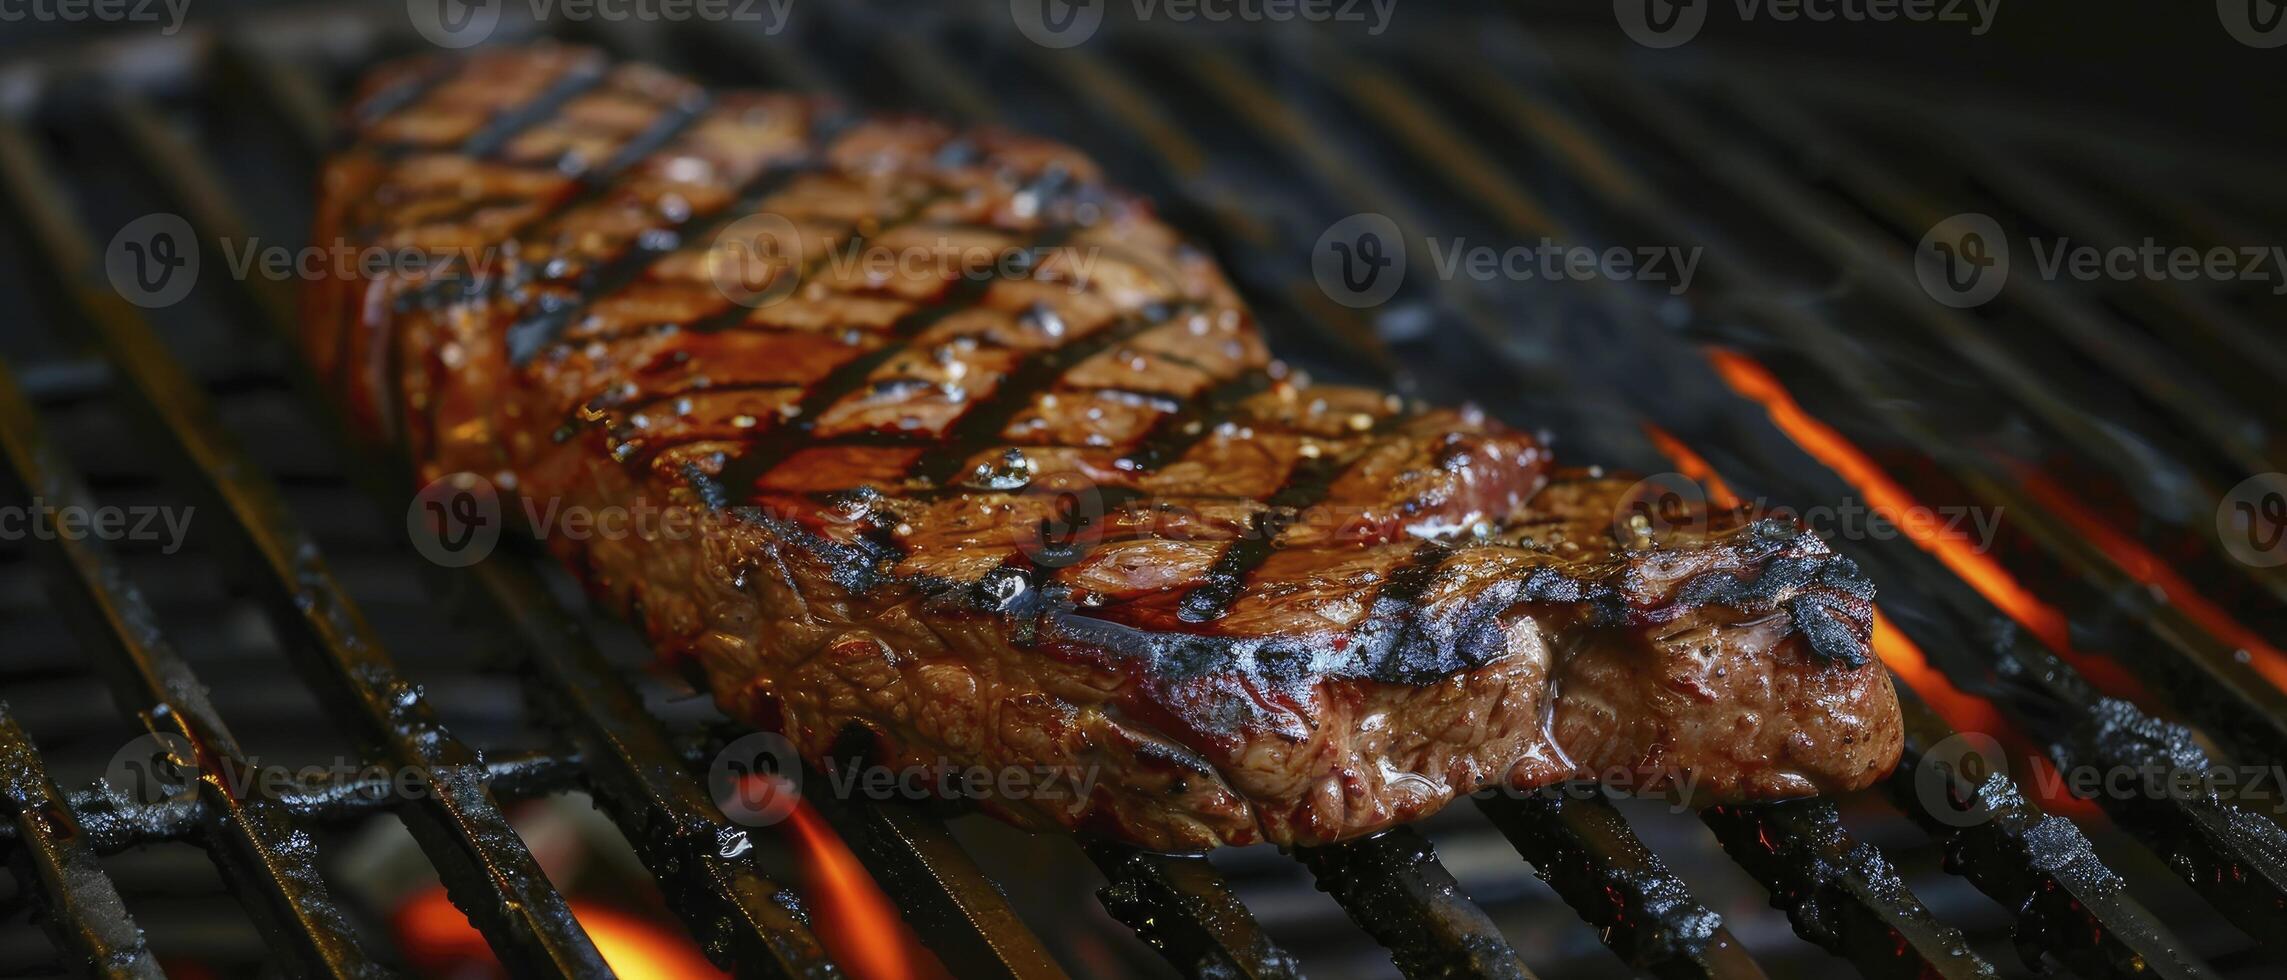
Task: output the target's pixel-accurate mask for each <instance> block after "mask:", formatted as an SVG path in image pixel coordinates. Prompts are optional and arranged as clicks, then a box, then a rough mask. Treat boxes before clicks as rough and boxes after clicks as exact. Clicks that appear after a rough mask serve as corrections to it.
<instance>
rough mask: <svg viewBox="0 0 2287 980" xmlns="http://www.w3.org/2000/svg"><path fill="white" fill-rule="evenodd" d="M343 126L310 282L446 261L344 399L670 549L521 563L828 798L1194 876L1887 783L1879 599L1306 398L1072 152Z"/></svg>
mask: <svg viewBox="0 0 2287 980" xmlns="http://www.w3.org/2000/svg"><path fill="white" fill-rule="evenodd" d="M348 126H349V127H350V128H351V130H352V132H351V134H350V137H351V138H350V139H349V140H348V141H347V143H346V144H345V147H346V148H345V149H344V150H343V151H342V152H341V153H340V154H339V155H338V156H337V157H336V158H335V159H334V160H332V161H331V162H330V163H329V165H328V166H327V168H326V172H325V178H324V186H323V189H322V193H323V201H322V203H321V208H320V212H321V217H320V221H319V227H318V232H317V234H318V240H319V241H320V242H321V243H335V242H346V243H348V244H350V245H353V246H359V247H367V248H379V249H397V250H417V251H418V253H419V254H420V255H422V256H424V260H423V261H421V262H418V263H398V264H397V265H396V266H395V267H393V268H387V269H374V270H365V272H364V273H361V274H359V275H354V276H345V277H341V278H337V279H332V280H328V281H326V282H323V283H320V284H318V286H317V287H316V288H314V289H313V290H312V291H311V293H310V297H309V311H308V312H309V315H308V338H307V340H308V351H309V353H310V355H311V357H312V359H313V360H314V362H315V364H316V365H317V367H318V369H320V370H321V371H323V372H325V373H326V376H327V377H328V378H330V379H331V380H332V381H333V382H334V383H335V384H337V385H338V387H339V388H340V390H341V391H342V392H343V395H344V397H345V398H346V400H347V402H348V404H349V406H350V408H351V409H352V411H353V413H354V414H355V416H356V417H357V419H358V420H359V421H360V422H361V423H362V424H364V425H366V426H369V427H371V429H372V430H373V432H374V433H376V434H377V435H379V436H382V437H385V438H387V439H389V440H392V441H395V442H398V443H401V444H402V445H404V446H405V447H406V449H407V450H409V451H410V452H411V454H412V456H413V459H414V460H415V461H416V463H417V464H418V466H419V467H420V469H421V471H422V474H423V476H424V478H437V477H442V476H445V475H447V474H455V473H471V474H476V475H480V476H482V477H484V478H486V479H488V480H490V481H492V482H493V483H494V484H497V485H498V486H500V487H503V488H507V489H513V490H514V491H516V493H517V494H519V495H521V497H522V498H523V499H524V500H526V501H530V502H533V503H532V506H530V507H527V508H525V512H526V513H551V512H557V511H558V510H566V511H568V510H569V509H571V508H575V507H584V508H589V509H591V510H597V509H601V508H622V509H624V510H623V511H622V512H623V513H627V512H633V513H664V512H671V513H677V514H684V515H688V516H689V517H690V521H689V523H688V524H687V525H686V524H678V523H677V522H673V521H666V520H660V521H651V522H643V521H634V522H630V523H629V524H628V526H627V527H626V528H625V533H618V534H577V535H575V534H566V533H549V532H548V530H547V529H545V528H540V529H535V530H537V531H538V532H539V533H540V534H541V536H542V537H543V538H544V539H545V540H546V541H547V543H548V545H549V546H550V548H551V549H552V550H554V551H555V552H556V553H558V554H559V555H560V556H561V557H562V558H563V559H564V560H565V561H566V562H568V563H569V564H570V565H571V567H572V568H573V569H574V570H575V571H577V572H578V573H579V574H580V575H581V576H582V577H583V578H584V580H585V581H586V582H588V583H589V584H590V586H591V587H592V588H593V589H594V590H595V592H596V593H597V594H598V595H599V596H600V597H602V598H603V599H605V600H607V601H608V602H610V603H612V604H614V605H615V606H616V607H618V608H621V609H624V610H626V611H627V612H628V613H629V614H630V615H632V616H633V617H635V618H637V619H638V620H639V621H640V622H641V624H642V625H643V627H644V628H645V630H646V631H647V633H648V635H649V637H650V638H651V640H652V641H653V642H654V643H655V644H656V646H657V647H658V649H659V651H660V652H661V654H662V655H663V656H664V657H667V658H670V659H672V660H676V661H681V662H686V663H689V664H694V665H696V667H697V668H699V669H700V670H702V671H703V672H704V675H705V677H706V679H707V682H708V684H709V685H710V687H711V689H712V690H713V692H714V694H715V696H716V697H717V699H718V700H719V701H720V703H721V704H722V706H723V707H724V708H725V709H726V710H727V711H728V712H730V713H731V714H733V715H735V716H737V717H739V718H742V719H745V720H748V721H751V722H752V723H754V724H755V725H757V726H761V727H763V728H766V729H770V730H774V731H782V732H784V733H785V735H786V736H787V737H788V738H789V739H790V740H791V741H792V742H793V743H794V744H795V745H796V746H797V747H798V748H799V750H800V751H801V752H803V753H805V754H806V755H807V756H809V757H811V758H813V759H816V760H824V759H827V758H829V757H835V756H836V753H841V752H847V751H850V750H851V749H852V748H856V749H860V750H862V751H863V752H865V753H868V754H870V756H871V758H872V759H873V761H875V762H877V763H880V764H883V765H887V766H890V767H892V768H895V769H902V768H906V767H923V768H927V769H941V768H944V767H948V766H950V767H958V768H969V767H984V768H985V770H987V771H996V772H997V771H1003V770H1008V771H1016V772H1022V773H1033V774H1039V773H1052V774H1056V776H1058V777H1060V778H1052V779H1048V780H1045V781H1036V782H1034V783H1031V784H1028V785H1026V786H1023V787H1020V788H1021V789H1023V790H1025V791H1024V792H1013V791H1011V790H1010V789H1009V785H1010V784H1008V783H996V784H995V785H991V786H983V787H980V786H978V785H976V784H974V783H971V784H969V785H968V789H969V790H970V791H971V792H983V793H984V794H985V799H984V800H983V801H982V803H983V805H984V806H986V807H987V808H989V809H992V810H995V811H996V812H1000V813H1002V814H1003V815H1005V816H1008V817H1010V818H1012V819H1018V820H1020V821H1029V822H1035V823H1048V824H1057V825H1065V826H1073V827H1080V828H1084V829H1093V830H1098V831H1102V832H1105V833H1108V834H1112V835H1116V836H1118V837H1122V838H1126V839H1129V840H1132V841H1135V842H1138V843H1141V844H1144V845H1147V846H1151V847H1157V848H1164V849H1199V848H1206V847H1211V846H1214V845H1216V844H1219V843H1246V842H1252V841H1264V840H1267V841H1274V842H1277V843H1280V844H1317V843H1324V842H1329V841H1334V840H1339V839H1343V838H1348V837H1354V836H1357V835H1361V834H1366V833H1370V832H1373V831H1375V830H1378V829H1381V828H1384V827H1388V826H1390V825H1392V824H1394V823H1397V822H1400V821H1405V820H1410V819H1413V818H1416V817H1420V816H1422V815H1424V814H1427V813H1430V812H1432V811H1434V810H1436V809H1438V808H1440V807H1442V806H1444V805H1445V804H1446V803H1447V802H1449V801H1450V800H1452V799H1453V798H1454V797H1456V796H1458V795H1461V794H1467V793H1472V792H1476V791H1479V790H1485V789H1490V788H1517V789H1525V788H1531V787H1537V786H1542V785H1546V784H1549V783H1553V782H1557V781H1563V780H1569V779H1576V778H1589V779H1598V780H1603V781H1606V782H1607V783H1615V784H1617V783H1626V784H1629V785H1627V786H1626V787H1625V788H1627V789H1631V790H1637V791H1661V792H1671V793H1678V794H1683V795H1688V796H1689V797H1690V798H1692V799H1694V800H1697V801H1702V802H1704V801H1723V800H1743V799H1769V798H1778V797H1789V796H1799V795H1805V794H1812V793H1819V792H1827V791H1838V790H1847V789H1853V788H1857V787H1861V786H1865V785H1867V784H1868V783H1870V782H1872V781H1873V780H1875V779H1877V778H1879V777H1880V776H1882V775H1883V774H1884V773H1885V772H1887V771H1888V769H1889V768H1890V767H1891V766H1892V765H1893V764H1894V763H1895V761H1896V759H1897V757H1898V753H1899V746H1900V730H1899V720H1898V708H1897V704H1896V701H1895V698H1894V696H1893V694H1892V691H1891V688H1890V682H1889V679H1888V676H1887V674H1886V673H1885V672H1884V671H1883V669H1882V668H1881V667H1880V666H1879V665H1878V664H1876V663H1874V662H1872V660H1871V658H1869V656H1868V655H1867V650H1868V637H1869V630H1870V625H1869V621H1870V617H1871V610H1872V606H1871V598H1872V588H1871V586H1869V585H1868V584H1867V583H1866V582H1865V581H1864V579H1863V578H1862V577H1861V576H1860V575H1859V573H1858V571H1857V569H1856V567H1855V566H1853V565H1852V564H1851V563H1850V562H1849V561H1848V560H1847V559H1844V558H1842V557H1840V556H1837V555H1834V554H1832V553H1830V552H1829V551H1828V550H1827V548H1826V547H1825V546H1824V545H1823V544H1822V543H1821V542H1820V541H1819V540H1818V539H1817V538H1816V537H1815V536H1813V535H1811V534H1809V533H1807V532H1805V531H1803V530H1801V529H1800V528H1798V527H1796V526H1793V525H1791V524H1786V523H1781V522H1777V521H1769V520H1765V521H1752V520H1748V519H1746V518H1744V517H1741V516H1738V515H1729V514H1694V513H1687V512H1680V511H1669V512H1654V513H1651V514H1649V515H1645V514H1637V515H1634V516H1635V519H1633V520H1629V519H1620V520H1616V519H1615V515H1622V516H1623V517H1626V516H1627V515H1629V513H1630V507H1629V504H1630V500H1629V499H1628V496H1629V494H1628V481H1625V480H1618V479H1610V478H1602V477H1599V476H1597V475H1594V474H1591V473H1583V472H1568V471H1560V470H1557V469H1555V468H1554V467H1553V464H1552V462H1551V459H1550V455H1549V453H1548V451H1547V449H1546V447H1544V446H1543V445H1541V444H1540V443H1539V442H1538V441H1536V440H1535V439H1534V438H1533V437H1531V436H1529V435H1527V434H1525V433H1522V432H1519V431H1516V430H1514V429H1511V428H1508V427H1506V426H1504V425H1502V424H1501V423H1499V422H1497V421H1494V420H1491V419H1488V418H1486V417H1484V416H1482V415H1481V414H1478V413H1476V412H1473V411H1467V410H1448V409H1440V408H1433V407H1427V406H1423V405H1418V404H1410V403H1406V402H1404V401H1401V400H1400V399H1398V398H1395V397H1392V396H1389V395H1386V394H1383V393H1380V392H1375V391H1368V390H1362V389H1357V388H1348V387H1332V386H1313V385H1311V384H1309V383H1308V382H1307V381H1306V380H1305V379H1303V378H1301V377H1299V376H1298V375H1296V374H1294V373H1293V372H1290V371H1288V370H1287V369H1285V368H1284V367H1283V366H1281V365H1280V364H1279V363H1278V362H1276V361H1273V360H1272V359H1271V358H1270V356H1269V355H1268V353H1267V352H1266V351H1265V349H1264V347H1263V344H1262V341H1261V339H1260V337H1259V336H1258V334H1257V331H1256V328H1255V326H1254V324H1253V322H1252V320H1251V318H1250V316H1249V314H1248V312H1247V309H1246V307H1245V306H1244V304H1242V303H1241V302H1240V301H1239V299H1238V298H1237V296H1235V295H1234V294H1233V292H1232V289H1231V287H1230V285H1229V284H1228V283H1227V282H1226V281H1225V279H1224V278H1223V276H1222V275H1221V274H1220V272H1219V271H1218V270H1217V268H1216V266H1215V264H1214V263H1213V262H1212V261H1211V259H1210V258H1209V257H1208V256H1207V255H1205V254H1204V253H1202V252H1200V251H1198V250H1196V249H1194V248H1191V247H1189V246H1187V245H1185V244H1184V243H1183V242H1182V241H1181V240H1179V239H1178V237H1177V236H1176V235H1175V234H1173V233H1172V232H1171V231H1170V230H1169V229H1168V228H1167V227H1166V226H1165V225H1163V224H1162V223H1161V222H1160V221H1158V220H1157V219H1156V218H1155V217H1154V216H1153V213H1152V211H1151V210H1150V208H1149V207H1148V206H1147V205H1145V204H1144V203H1143V202H1141V201H1138V200H1136V199H1134V198H1131V197H1127V196H1124V195H1122V194H1120V193H1118V192H1116V191H1114V190H1111V189H1108V188H1107V187H1106V186H1105V185H1104V184H1103V182H1102V180H1101V178H1100V175H1099V172H1098V170H1097V168H1096V166H1095V165H1094V164H1093V163H1092V162H1090V161H1089V160H1088V159H1087V158H1085V157H1083V156H1081V155H1079V154H1078V153H1075V152H1073V151H1072V150H1070V149H1067V148H1065V147H1063V146H1060V145H1057V144H1055V143H1051V142H1046V141H1042V140H1039V139H1034V138H1031V137H1027V136H1022V135H1017V134H1012V133H1007V132H1000V131H990V130H988V131H977V132H967V133H963V132H958V131H955V130H952V129H949V128H946V127H945V126H942V125H940V124H937V123H935V122H931V121H927V120H921V119H910V118H859V117H853V116H850V115H847V114H845V113H844V112H843V111H842V110H840V109H838V108H837V107H835V106H833V105H831V104H828V103H826V102H823V101H820V100H817V99H812V98H805V97H799V96H791V95H782V94H757V93H745V92H717V93H707V92H703V91H702V90H700V89H699V88H698V87H696V86H694V85H693V84H691V83H690V82H688V81H686V80H683V79H681V78H677V77H674V76H672V75H668V74H665V73H662V72H659V71H657V70H654V69H649V68H644V67H640V66H613V65H610V64H607V63H605V62H603V61H601V60H599V59H598V57H597V56H595V55H594V54H593V53H590V52H586V51H582V50H578V49H563V48H536V49H525V50H510V51H500V52H491V53H483V54H478V55H475V56H473V57H469V58H465V59H458V60H447V59H435V60H426V61H412V62H406V63H402V64H397V65H393V66H390V67H388V68H385V69H383V70H382V71H380V72H379V73H378V74H377V75H375V76H374V77H373V78H372V79H370V80H369V82H368V83H367V84H366V86H365V87H364V88H363V89H362V90H361V92H360V94H359V95H358V97H357V98H356V100H355V102H354V105H353V107H352V109H351V110H350V112H349V114H348ZM1646 516H1650V517H1653V518H1657V519H1655V520H1645V519H1644V518H1645V517H1646Z"/></svg>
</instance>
